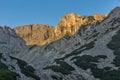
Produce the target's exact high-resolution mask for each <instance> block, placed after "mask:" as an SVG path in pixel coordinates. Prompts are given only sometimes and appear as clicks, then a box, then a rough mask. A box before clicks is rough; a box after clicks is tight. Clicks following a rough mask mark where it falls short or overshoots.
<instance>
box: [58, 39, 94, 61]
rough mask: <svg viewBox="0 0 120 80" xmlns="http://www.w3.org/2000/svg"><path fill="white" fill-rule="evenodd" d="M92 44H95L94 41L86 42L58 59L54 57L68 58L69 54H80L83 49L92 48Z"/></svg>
mask: <svg viewBox="0 0 120 80" xmlns="http://www.w3.org/2000/svg"><path fill="white" fill-rule="evenodd" d="M94 44H95V43H94V41H92V42H90V43H88V44H85V45H84V46H81V47H80V48H78V49H76V50H74V51H72V52H71V53H70V54H67V55H65V56H64V57H63V58H59V59H56V60H64V59H65V58H68V57H70V56H73V55H78V54H80V53H81V52H83V51H85V50H89V49H91V48H93V47H94ZM83 48H84V49H83Z"/></svg>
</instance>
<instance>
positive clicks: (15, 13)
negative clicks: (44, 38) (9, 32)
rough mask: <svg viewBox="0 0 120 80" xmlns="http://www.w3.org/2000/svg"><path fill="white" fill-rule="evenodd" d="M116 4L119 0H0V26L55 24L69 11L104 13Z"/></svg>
mask: <svg viewBox="0 0 120 80" xmlns="http://www.w3.org/2000/svg"><path fill="white" fill-rule="evenodd" d="M116 6H120V0H0V26H4V25H6V26H10V27H12V28H13V27H16V26H21V25H25V24H49V25H52V26H55V25H56V24H57V23H58V22H59V20H60V18H61V17H62V16H63V15H64V14H67V13H70V12H74V13H77V14H81V15H92V14H95V13H100V14H106V13H109V12H110V11H111V10H112V9H113V8H115V7H116Z"/></svg>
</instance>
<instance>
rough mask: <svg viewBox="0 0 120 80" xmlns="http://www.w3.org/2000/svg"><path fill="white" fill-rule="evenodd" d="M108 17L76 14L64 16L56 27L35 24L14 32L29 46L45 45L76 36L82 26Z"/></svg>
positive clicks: (16, 29) (20, 27)
mask: <svg viewBox="0 0 120 80" xmlns="http://www.w3.org/2000/svg"><path fill="white" fill-rule="evenodd" d="M105 17H106V15H101V14H94V15H92V16H81V15H79V14H75V13H69V14H66V15H64V16H63V17H62V18H61V19H60V21H59V23H58V25H57V26H56V27H52V26H49V25H41V24H33V25H25V26H19V27H16V28H15V29H14V30H15V31H16V33H17V34H18V35H20V36H21V37H22V38H23V39H24V40H25V41H26V43H27V45H44V44H47V43H50V42H53V41H56V40H58V39H60V38H62V37H64V36H65V35H74V34H75V33H76V31H77V30H78V29H79V28H80V27H81V26H82V25H87V24H91V23H95V22H99V21H102V20H103V19H104V18H105Z"/></svg>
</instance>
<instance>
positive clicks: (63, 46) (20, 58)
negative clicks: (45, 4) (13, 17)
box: [0, 7, 120, 80]
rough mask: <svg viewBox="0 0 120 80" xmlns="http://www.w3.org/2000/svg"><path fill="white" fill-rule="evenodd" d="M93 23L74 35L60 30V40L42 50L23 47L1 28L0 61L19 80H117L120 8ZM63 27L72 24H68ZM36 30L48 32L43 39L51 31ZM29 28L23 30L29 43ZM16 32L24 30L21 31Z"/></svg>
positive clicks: (119, 71)
mask: <svg viewBox="0 0 120 80" xmlns="http://www.w3.org/2000/svg"><path fill="white" fill-rule="evenodd" d="M72 15H74V14H72ZM76 16H77V15H76ZM66 18H67V17H66ZM68 18H69V17H68ZM63 19H64V18H63ZM70 19H71V18H70ZM71 20H72V19H71ZM73 22H74V20H73ZM92 22H93V21H92ZM92 22H90V23H91V24H89V23H88V25H81V26H80V28H79V29H76V30H77V31H76V32H75V33H74V30H73V33H72V32H71V31H72V30H71V28H70V29H66V28H64V30H65V31H64V30H61V29H62V28H59V29H60V30H59V29H58V31H61V32H59V34H58V35H62V36H60V37H62V38H60V37H59V38H60V39H58V40H56V38H55V40H56V41H52V42H51V43H49V44H45V45H43V46H36V45H25V42H24V40H22V39H21V38H20V37H19V36H17V35H16V33H15V32H14V30H13V29H10V28H8V27H5V29H4V28H3V27H2V28H0V30H1V34H0V37H1V38H0V47H1V49H0V53H2V57H0V60H1V62H2V63H3V64H5V65H6V66H8V69H9V70H10V71H12V72H15V73H19V75H20V77H19V80H34V79H35V80H120V75H119V74H120V63H119V60H120V56H119V53H120V50H119V48H120V44H119V43H120V36H119V35H120V7H116V8H115V9H113V10H112V11H111V12H110V14H109V15H108V16H107V17H106V18H105V19H104V20H102V21H101V22H93V23H92ZM64 24H65V23H64ZM67 24H68V25H67ZM58 25H60V24H58ZM61 25H63V24H61ZM65 25H67V26H69V25H74V24H73V23H72V21H70V23H69V21H68V22H66V24H65ZM37 26H43V27H44V26H46V27H47V28H48V29H47V30H46V29H42V30H45V31H44V32H43V34H41V35H42V36H43V35H44V34H46V32H47V33H49V28H50V30H53V31H54V28H53V27H48V25H37ZM28 27H29V25H28ZM28 27H25V28H26V29H27V30H28V32H29V38H28V40H30V39H31V40H32V38H30V36H31V33H32V32H31V31H32V30H34V29H33V27H29V28H30V29H31V30H29V28H28ZM43 27H41V28H43ZM46 27H45V28H46ZM18 28H21V31H22V30H24V27H18ZM56 28H58V27H56ZM67 28H68V27H67ZM35 30H38V31H37V32H38V33H39V31H40V30H41V29H40V28H39V27H36V29H35ZM67 30H68V31H67ZM70 30H71V31H70ZM18 32H19V31H18ZM20 33H22V32H20ZM38 33H35V35H36V34H38ZM40 33H41V32H40ZM70 33H71V34H70ZM23 34H24V33H23ZM3 35H4V36H3ZM13 35H14V36H13ZM54 35H56V34H50V36H54ZM71 35H72V36H71ZM27 36H28V34H27ZM44 36H45V37H42V38H43V39H40V40H43V42H42V41H41V43H44V39H45V38H46V37H47V38H46V39H48V38H49V37H48V36H47V35H44ZM56 36H57V35H56ZM24 37H26V34H25V35H24ZM26 39H27V37H26ZM38 39H39V38H38ZM53 39H54V37H53ZM36 43H37V42H36ZM31 44H32V43H31ZM4 47H5V48H4ZM29 66H31V67H29ZM13 67H15V68H13ZM17 77H18V76H17Z"/></svg>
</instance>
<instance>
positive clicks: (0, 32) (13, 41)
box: [0, 26, 25, 53]
mask: <svg viewBox="0 0 120 80" xmlns="http://www.w3.org/2000/svg"><path fill="white" fill-rule="evenodd" d="M24 46H25V41H24V40H23V39H22V38H20V37H19V36H18V35H17V34H16V33H15V31H14V30H13V29H11V28H9V27H7V26H3V27H0V53H8V52H9V53H17V52H19V51H20V50H21V49H22V48H23V47H24Z"/></svg>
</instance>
